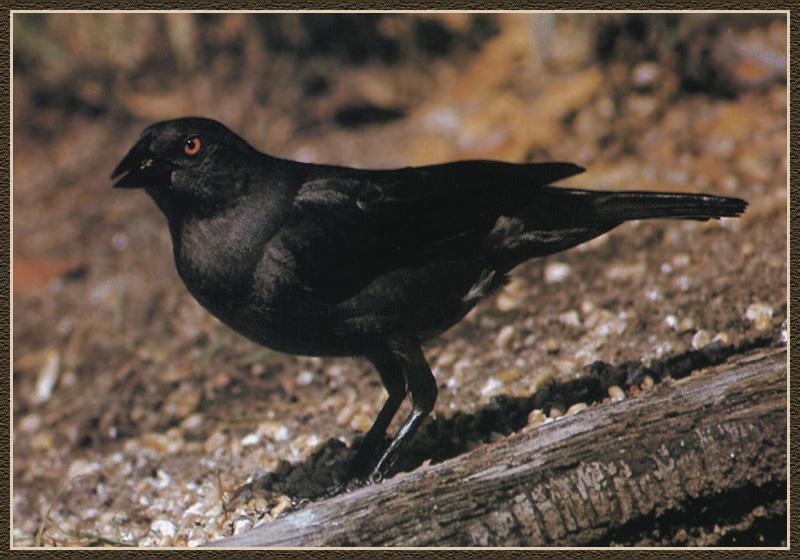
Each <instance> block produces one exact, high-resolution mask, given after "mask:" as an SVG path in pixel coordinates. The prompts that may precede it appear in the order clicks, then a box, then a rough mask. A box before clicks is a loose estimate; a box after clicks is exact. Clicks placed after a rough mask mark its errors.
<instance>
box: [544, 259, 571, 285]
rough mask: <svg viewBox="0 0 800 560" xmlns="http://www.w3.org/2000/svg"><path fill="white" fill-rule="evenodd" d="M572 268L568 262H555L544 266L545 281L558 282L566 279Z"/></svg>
mask: <svg viewBox="0 0 800 560" xmlns="http://www.w3.org/2000/svg"><path fill="white" fill-rule="evenodd" d="M570 272H571V270H570V266H569V265H568V264H566V263H561V262H554V263H549V264H548V265H547V266H545V267H544V281H545V282H547V283H548V284H557V283H559V282H563V281H564V280H566V278H567V276H569V274H570Z"/></svg>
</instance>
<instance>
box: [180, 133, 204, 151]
mask: <svg viewBox="0 0 800 560" xmlns="http://www.w3.org/2000/svg"><path fill="white" fill-rule="evenodd" d="M201 147H203V143H202V142H200V138H198V137H197V136H193V137H191V138H189V139H188V140H187V141H186V143H185V144H184V145H183V152H184V153H185V154H186V155H187V156H196V155H197V152H199V151H200V148H201Z"/></svg>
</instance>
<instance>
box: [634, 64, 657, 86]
mask: <svg viewBox="0 0 800 560" xmlns="http://www.w3.org/2000/svg"><path fill="white" fill-rule="evenodd" d="M631 77H632V79H633V84H634V85H635V86H636V87H640V88H641V87H649V86H653V85H655V84H656V83H657V82H658V80H659V79H660V77H661V67H660V66H659V65H658V64H656V63H655V62H642V63H640V64H637V65H636V66H634V68H633V71H632V72H631Z"/></svg>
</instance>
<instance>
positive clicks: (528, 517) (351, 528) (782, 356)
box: [211, 349, 787, 547]
mask: <svg viewBox="0 0 800 560" xmlns="http://www.w3.org/2000/svg"><path fill="white" fill-rule="evenodd" d="M786 383H787V380H786V350H785V349H769V350H759V351H756V352H752V353H750V354H747V355H744V356H739V357H738V358H736V359H734V360H731V361H729V362H727V363H725V364H722V365H720V366H717V367H713V368H708V369H706V370H704V371H702V372H698V373H697V374H695V375H692V376H690V377H686V378H684V379H681V380H678V381H667V382H664V383H661V384H659V385H658V386H657V387H656V388H655V389H654V390H652V391H651V392H648V393H644V394H641V395H638V396H636V397H634V398H630V399H628V400H626V401H623V402H616V403H612V402H605V403H602V404H599V405H596V406H592V407H590V408H588V409H586V410H584V411H582V412H581V413H580V414H577V415H574V416H569V417H562V418H560V419H559V420H557V421H556V422H553V423H549V424H544V425H541V426H539V427H537V428H535V429H530V430H523V431H522V432H520V433H517V434H514V435H512V436H509V437H507V438H504V439H503V440H501V441H499V442H497V443H494V444H491V445H486V446H482V447H479V448H477V449H475V450H473V451H472V452H469V453H466V454H464V455H461V456H459V457H456V458H454V459H451V460H448V461H445V462H443V463H440V464H437V465H433V466H429V467H426V468H420V469H417V470H416V471H414V472H412V473H408V474H405V475H400V476H396V477H395V478H393V479H390V480H388V481H386V482H384V483H382V484H378V485H373V486H368V487H365V488H361V489H359V490H356V491H354V492H352V493H349V494H344V495H339V496H336V497H333V498H330V499H327V500H323V501H320V502H317V503H313V504H310V505H308V506H307V507H305V508H304V509H302V510H299V511H296V512H293V513H290V514H288V515H286V516H285V517H282V518H279V519H277V520H275V521H273V522H271V523H267V524H265V525H262V526H259V527H257V528H255V529H253V530H251V531H249V532H247V533H244V534H241V535H238V536H235V537H232V538H229V539H225V540H222V541H217V542H214V543H211V545H215V546H231V547H234V546H235V547H239V546H241V547H246V546H473V545H493V546H550V545H553V546H559V545H560V546H565V545H569V546H579V545H593V544H666V543H670V544H675V543H678V542H681V541H685V543H686V544H725V543H728V542H731V543H733V542H735V535H736V534H739V535H741V536H742V539H744V536H745V535H747V536H749V538H756V537H754V533H753V525H754V524H756V525H758V523H762V525H763V522H764V520H765V519H766V520H767V521H769V522H770V523H771V529H772V533H773V536H774V533H775V528H776V527H778V533H779V534H778V535H777V537H775V538H777V539H778V541H779V542H772V543H764V544H773V545H776V544H780V539H781V536H783V538H785V532H784V533H780V524H781V523H783V527H785V516H786V509H785V507H786V502H785V497H786V464H787V463H786V458H787V445H786V442H787V437H786V436H787V433H786V430H787V423H786V419H787V416H786ZM748 531H750V532H749V533H748ZM732 535H734V537H733V540H732ZM726 539H727V540H726ZM742 539H740V541H741V540H742Z"/></svg>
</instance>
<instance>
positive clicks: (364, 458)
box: [353, 353, 406, 478]
mask: <svg viewBox="0 0 800 560" xmlns="http://www.w3.org/2000/svg"><path fill="white" fill-rule="evenodd" d="M370 361H371V362H372V364H373V365H374V366H375V369H377V370H378V375H380V376H381V381H382V382H383V386H384V387H386V391H387V392H388V393H389V398H387V399H386V402H385V403H383V408H381V411H380V412H379V413H378V417H377V418H376V419H375V422H373V424H372V427H371V428H370V429H369V431H368V432H367V435H365V436H364V439H363V440H361V445H360V446H359V448H358V453H357V454H356V457H355V459H354V460H353V473H354V474H355V476H357V477H359V478H362V477H365V476H366V475H367V474H368V473H369V472H370V469H371V468H372V467H373V466H374V465H375V461H376V459H377V456H378V453H380V451H381V445H382V444H383V438H384V435H385V434H386V428H388V427H389V424H390V423H391V421H392V418H394V415H395V414H396V413H397V409H398V408H400V405H401V404H403V399H405V398H406V380H405V377H404V376H403V369H402V362H401V361H400V360H398V359H397V358H396V357H394V356H393V355H392V354H389V353H386V354H375V355H373V356H370Z"/></svg>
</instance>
